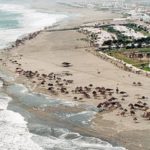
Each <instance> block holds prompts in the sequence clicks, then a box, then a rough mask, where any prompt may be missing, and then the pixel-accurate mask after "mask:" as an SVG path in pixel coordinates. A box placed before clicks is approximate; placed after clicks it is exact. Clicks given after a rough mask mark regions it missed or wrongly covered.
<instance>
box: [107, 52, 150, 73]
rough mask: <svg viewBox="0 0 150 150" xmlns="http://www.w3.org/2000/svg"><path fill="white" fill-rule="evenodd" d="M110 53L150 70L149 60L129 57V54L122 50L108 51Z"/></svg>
mask: <svg viewBox="0 0 150 150" xmlns="http://www.w3.org/2000/svg"><path fill="white" fill-rule="evenodd" d="M108 54H109V55H111V56H113V57H115V58H117V59H120V60H123V61H124V62H126V63H128V64H132V65H133V66H135V67H137V68H140V69H143V70H146V71H150V68H149V67H148V64H149V62H148V61H142V60H137V59H132V58H128V57H127V56H125V55H124V54H123V53H122V52H121V51H111V52H108Z"/></svg>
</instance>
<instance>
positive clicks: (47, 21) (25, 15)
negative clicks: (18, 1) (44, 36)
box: [0, 4, 67, 48]
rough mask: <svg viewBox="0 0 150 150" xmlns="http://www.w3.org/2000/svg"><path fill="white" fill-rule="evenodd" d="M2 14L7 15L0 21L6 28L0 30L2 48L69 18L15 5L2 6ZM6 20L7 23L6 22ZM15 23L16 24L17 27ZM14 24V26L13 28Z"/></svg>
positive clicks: (0, 10) (0, 45) (0, 8)
mask: <svg viewBox="0 0 150 150" xmlns="http://www.w3.org/2000/svg"><path fill="white" fill-rule="evenodd" d="M0 13H3V14H5V13H7V15H4V19H3V18H2V20H0V24H1V23H3V24H5V27H3V28H0V48H4V47H6V46H9V44H10V43H11V42H14V41H15V40H16V39H17V38H18V37H21V36H23V35H26V34H28V33H31V32H35V31H37V30H42V29H44V27H47V26H52V25H53V24H55V23H56V22H58V21H61V20H62V19H64V18H66V17H67V16H66V15H64V14H50V13H46V12H40V11H38V10H35V9H31V8H27V7H25V6H23V5H15V4H0ZM6 16H7V17H8V18H6ZM5 19H6V20H5ZM4 20H5V21H7V22H4ZM14 22H16V24H17V25H16V26H15V25H14ZM12 23H13V26H12V28H11V25H12Z"/></svg>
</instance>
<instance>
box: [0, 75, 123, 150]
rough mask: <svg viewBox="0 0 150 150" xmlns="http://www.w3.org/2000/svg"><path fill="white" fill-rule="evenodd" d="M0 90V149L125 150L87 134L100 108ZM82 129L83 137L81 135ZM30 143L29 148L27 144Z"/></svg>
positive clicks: (18, 88) (16, 88)
mask: <svg viewBox="0 0 150 150" xmlns="http://www.w3.org/2000/svg"><path fill="white" fill-rule="evenodd" d="M1 75H2V76H1V78H4V80H5V79H6V80H7V82H8V81H11V84H10V85H8V86H7V87H3V86H1V89H0V149H3V150H4V149H5V150H7V149H11V150H18V149H21V150H123V149H124V148H121V147H113V146H112V145H111V144H109V143H108V142H105V141H102V140H100V139H98V138H95V137H91V136H90V135H89V136H88V135H86V134H83V133H84V130H88V129H90V125H91V120H92V118H93V117H94V115H95V114H96V113H97V111H98V110H97V108H95V107H93V106H88V105H78V104H76V103H73V102H64V101H61V100H54V99H49V98H48V96H46V95H41V94H38V93H32V92H31V91H30V90H28V89H27V88H26V87H25V86H23V85H21V84H16V83H13V82H12V81H13V80H12V77H10V76H7V74H5V73H1ZM1 82H2V81H1ZM75 129H80V131H83V133H77V132H76V130H75ZM24 143H26V144H24Z"/></svg>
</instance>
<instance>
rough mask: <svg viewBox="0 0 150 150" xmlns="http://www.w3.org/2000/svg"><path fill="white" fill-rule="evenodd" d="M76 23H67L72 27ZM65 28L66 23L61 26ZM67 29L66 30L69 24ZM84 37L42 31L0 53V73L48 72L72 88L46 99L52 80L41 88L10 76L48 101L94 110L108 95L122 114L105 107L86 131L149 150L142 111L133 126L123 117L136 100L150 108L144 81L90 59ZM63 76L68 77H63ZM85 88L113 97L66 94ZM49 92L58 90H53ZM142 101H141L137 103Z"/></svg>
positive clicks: (134, 149) (149, 83) (148, 128)
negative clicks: (0, 69) (99, 89)
mask: <svg viewBox="0 0 150 150" xmlns="http://www.w3.org/2000/svg"><path fill="white" fill-rule="evenodd" d="M106 16H107V15H106ZM85 18H86V19H84V21H85V20H88V18H87V17H85ZM95 18H96V16H95ZM95 18H94V19H95ZM101 18H102V19H103V18H104V16H101ZM98 19H99V18H97V20H98ZM76 21H77V25H78V24H79V23H83V19H82V20H80V21H79V19H77V20H76ZM76 21H73V24H74V23H75V22H76ZM90 21H93V20H90ZM65 24H67V23H66V22H65ZM74 25H75V24H74ZM63 26H64V24H63ZM69 26H71V24H70V23H69ZM60 27H61V26H60ZM66 27H68V25H66ZM85 38H86V37H85V35H83V34H80V33H78V32H77V31H56V32H47V31H46V32H42V33H40V34H39V35H38V36H37V37H36V38H34V39H32V40H30V41H27V42H26V44H25V45H22V46H20V47H18V48H15V49H13V50H11V52H10V53H6V54H5V53H4V54H1V57H2V59H3V61H2V63H1V64H3V68H7V69H8V70H10V71H12V72H14V73H15V71H16V68H17V67H20V68H22V69H23V70H25V71H27V70H31V71H34V72H35V71H38V72H39V73H40V74H49V73H52V72H53V73H55V74H57V75H58V77H60V78H61V82H62V81H63V83H65V81H64V79H65V80H73V83H71V84H68V85H66V87H67V90H68V91H69V94H64V93H61V92H60V91H59V90H58V91H59V92H58V94H52V93H51V92H50V91H49V90H47V89H48V87H49V86H48V85H47V84H48V83H52V84H54V85H55V84H56V83H55V80H51V81H49V80H48V79H47V78H45V80H46V81H45V82H46V83H44V85H43V84H42V85H41V82H39V80H38V78H37V77H34V78H32V79H29V80H28V79H27V78H25V77H24V76H23V75H21V76H19V75H18V73H16V74H15V75H16V77H17V79H16V80H17V81H18V82H21V83H24V84H27V83H28V84H30V86H31V89H32V90H33V91H37V92H41V93H45V94H49V96H50V97H51V98H56V99H64V100H67V101H76V102H78V103H81V104H90V105H94V106H97V105H98V104H99V103H103V102H105V101H107V100H108V99H110V98H111V97H112V96H114V97H116V98H117V100H118V101H119V103H121V105H122V107H123V109H127V110H128V112H127V113H126V114H125V115H124V116H122V115H120V112H121V111H122V110H120V109H118V108H117V109H114V108H113V109H112V108H111V109H109V110H106V111H104V112H100V113H98V114H97V115H96V117H95V119H93V121H92V130H94V131H95V132H96V134H95V136H96V137H97V136H98V137H99V136H100V137H102V138H104V139H107V140H108V141H117V142H119V144H121V145H122V146H124V147H126V148H128V149H131V150H141V149H143V150H149V147H150V144H149V141H148V139H149V138H150V134H149V133H150V126H149V124H150V122H149V120H147V119H145V118H143V117H141V115H142V114H143V113H144V111H142V110H137V111H136V118H137V121H134V120H133V119H134V118H133V117H132V116H131V115H130V113H129V111H130V110H129V106H128V105H129V104H130V103H133V104H136V103H137V102H138V101H139V100H140V101H142V103H147V105H148V106H150V91H149V87H150V79H149V78H146V77H144V76H141V75H137V74H133V73H129V72H126V71H124V70H120V69H119V68H117V67H116V66H114V65H113V64H111V63H109V62H106V61H104V60H102V59H100V58H99V57H97V56H95V55H94V54H93V52H94V48H93V47H90V45H89V43H88V42H87V41H85V40H84V39H85ZM5 58H6V59H5ZM10 60H11V61H10ZM12 60H14V61H17V63H18V64H20V65H18V64H16V63H12ZM4 62H5V64H4ZM63 62H69V63H70V64H71V66H70V67H63V66H62V63H63ZM5 65H6V66H5ZM66 71H67V72H69V73H70V74H71V75H70V76H66V75H64V72H66ZM57 75H56V76H57ZM27 81H28V82H27ZM133 82H136V83H137V82H140V83H141V84H142V85H141V86H134V85H133ZM31 83H32V84H31ZM90 84H92V87H91V89H92V91H94V90H95V88H96V87H104V88H105V89H106V88H110V89H112V90H113V93H112V95H108V93H107V94H106V95H105V97H104V95H102V94H100V95H98V97H94V96H91V97H90V98H87V97H84V96H83V95H82V94H80V93H79V94H76V93H74V92H71V91H73V90H75V89H76V87H80V86H82V87H85V86H88V87H89V85H90ZM117 87H118V88H119V92H120V91H125V92H126V95H127V96H126V97H124V100H122V98H123V97H122V95H121V94H120V93H116V88H117ZM55 88H58V87H57V86H56V87H55ZM90 95H92V93H90ZM142 96H144V97H145V99H140V98H141V97H142ZM75 97H77V98H75ZM80 98H82V99H80Z"/></svg>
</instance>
